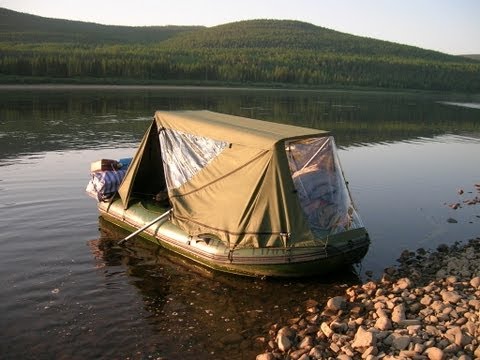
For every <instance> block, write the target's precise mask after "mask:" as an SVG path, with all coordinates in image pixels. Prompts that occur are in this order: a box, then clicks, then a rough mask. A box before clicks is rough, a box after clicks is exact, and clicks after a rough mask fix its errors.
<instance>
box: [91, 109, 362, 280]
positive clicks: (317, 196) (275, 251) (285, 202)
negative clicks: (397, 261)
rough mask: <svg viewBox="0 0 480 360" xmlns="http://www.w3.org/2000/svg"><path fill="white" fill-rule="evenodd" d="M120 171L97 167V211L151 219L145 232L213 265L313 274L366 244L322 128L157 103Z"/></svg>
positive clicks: (128, 223) (129, 222)
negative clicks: (164, 108)
mask: <svg viewBox="0 0 480 360" xmlns="http://www.w3.org/2000/svg"><path fill="white" fill-rule="evenodd" d="M103 170H104V169H103ZM118 173H119V172H118V171H117V170H116V169H113V170H112V171H100V172H97V173H96V174H94V179H95V176H96V177H97V178H99V177H101V181H103V185H105V182H107V184H106V185H107V186H106V187H105V188H109V190H108V191H106V192H107V194H105V191H103V190H102V189H99V187H98V186H97V187H96V189H95V190H96V193H95V196H96V197H97V198H99V199H100V200H104V201H99V204H98V208H99V210H100V213H101V216H102V217H104V218H105V219H107V220H108V221H111V222H113V223H115V224H117V225H119V226H121V227H123V228H125V229H127V230H129V231H132V230H136V229H140V228H142V227H143V226H145V225H148V224H151V225H149V226H148V227H147V228H146V229H145V230H144V231H143V232H141V236H143V237H145V238H147V239H149V240H151V241H153V242H154V243H157V244H160V245H163V246H164V247H166V248H169V249H171V250H173V251H174V252H177V253H179V254H182V255H184V256H185V257H187V258H189V259H191V260H194V261H196V262H198V263H201V264H203V265H205V266H207V267H210V268H213V269H217V270H221V271H225V272H230V273H235V274H244V275H253V276H305V275H313V274H319V273H325V272H329V271H332V270H333V269H336V268H339V267H344V266H347V265H349V264H352V263H355V262H358V261H360V260H361V259H362V258H363V256H364V255H365V253H366V251H367V249H368V245H369V239H368V234H367V232H366V230H365V228H364V227H363V224H362V222H361V220H360V217H359V215H358V214H357V211H356V209H355V208H354V205H353V203H352V201H351V198H350V194H349V191H348V189H347V185H346V183H345V180H344V177H343V173H342V171H341V167H340V163H339V160H338V156H337V153H336V149H335V143H334V140H333V138H332V137H331V136H329V134H328V133H327V132H325V131H321V130H315V129H307V128H301V127H296V126H290V125H284V124H276V123H269V122H265V121H259V120H253V119H247V118H242V117H237V116H230V115H224V114H218V113H213V112H209V111H181V112H157V113H156V114H155V119H154V121H153V122H152V124H151V126H150V128H149V129H148V131H147V132H146V134H145V136H144V138H143V140H142V142H141V144H140V146H139V149H138V151H137V153H136V155H135V157H134V158H133V160H132V162H131V164H130V165H129V167H128V170H127V171H126V173H125V174H124V178H123V181H122V183H121V185H120V186H119V188H118V191H117V188H116V186H112V183H118V184H119V183H120V178H119V174H118ZM122 175H123V174H122ZM108 179H113V180H108ZM94 187H95V186H91V185H89V190H90V192H92V190H94ZM102 191H103V192H102ZM164 195H168V198H167V196H164ZM162 214H165V216H161V215H162Z"/></svg>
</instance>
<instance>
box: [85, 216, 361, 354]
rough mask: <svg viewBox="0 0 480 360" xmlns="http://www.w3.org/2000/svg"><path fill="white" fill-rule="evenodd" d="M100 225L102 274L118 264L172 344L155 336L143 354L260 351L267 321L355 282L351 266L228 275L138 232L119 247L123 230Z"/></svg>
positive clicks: (150, 320)
mask: <svg viewBox="0 0 480 360" xmlns="http://www.w3.org/2000/svg"><path fill="white" fill-rule="evenodd" d="M99 224H100V231H101V236H100V238H99V239H97V240H92V241H90V242H89V246H90V248H91V250H92V253H93V254H94V256H95V258H96V261H97V267H98V268H103V269H104V270H105V271H106V272H105V273H106V274H107V273H108V269H109V268H112V269H118V266H121V267H123V268H124V269H125V272H126V273H127V274H128V276H127V281H129V282H130V283H131V284H133V285H134V287H135V288H136V289H137V290H138V293H139V294H140V295H141V298H142V300H143V306H144V310H145V314H146V315H145V316H144V321H145V326H148V327H149V328H150V331H152V332H153V334H155V335H156V336H160V337H161V338H163V341H165V340H166V339H170V341H171V342H175V344H177V346H176V348H175V347H172V346H169V347H168V346H167V347H164V345H162V344H160V343H157V344H156V343H155V341H153V343H151V344H150V345H149V347H148V346H147V348H145V349H144V350H143V351H146V352H147V353H148V354H146V353H143V354H142V356H144V357H145V356H146V355H151V354H153V355H160V356H166V357H167V358H170V357H172V358H173V357H174V355H175V354H177V356H178V352H180V353H181V357H182V358H184V359H187V358H192V359H195V358H218V359H222V358H225V359H227V358H228V359H251V358H254V357H255V355H256V354H258V353H259V352H261V351H262V350H263V348H264V346H265V344H264V343H263V342H262V341H261V338H262V336H265V334H266V333H268V330H269V328H270V326H271V325H272V324H274V323H280V324H284V323H286V322H287V321H288V319H291V318H292V317H297V316H300V315H301V314H302V313H304V312H305V311H306V307H305V303H306V302H307V300H309V299H314V300H316V301H318V302H320V305H321V303H322V302H324V301H326V300H327V298H328V297H331V296H334V295H338V294H339V293H341V292H342V291H343V290H344V287H346V286H350V285H352V284H355V283H359V281H360V280H359V278H358V277H357V276H356V275H355V274H354V272H353V271H352V270H349V269H346V270H345V272H342V273H340V274H336V275H335V276H330V277H324V278H307V279H294V280H281V279H266V280H262V279H258V278H247V277H240V276H234V275H228V274H224V273H219V272H217V271H213V270H210V269H207V268H205V267H203V266H200V265H197V264H195V263H194V262H191V261H190V260H188V259H185V258H183V257H181V256H179V255H176V254H175V253H172V252H170V251H169V250H166V249H164V248H162V247H160V246H157V245H155V244H153V243H150V242H148V241H146V240H143V239H141V238H136V239H135V240H134V241H131V242H130V243H129V246H128V248H124V247H119V246H118V244H117V243H118V240H119V239H121V238H123V237H124V236H125V235H126V234H127V232H125V231H123V230H122V229H120V228H118V227H116V226H114V225H112V224H110V223H108V222H107V221H105V220H103V219H102V218H100V219H99ZM154 338H155V336H152V339H154ZM146 343H147V344H148V343H149V341H148V340H147V341H146ZM142 346H144V347H145V346H146V344H142ZM162 347H163V348H162Z"/></svg>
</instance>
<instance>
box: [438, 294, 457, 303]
mask: <svg viewBox="0 0 480 360" xmlns="http://www.w3.org/2000/svg"><path fill="white" fill-rule="evenodd" d="M440 295H442V300H443V301H444V302H449V303H451V304H456V303H457V302H459V301H460V300H461V299H462V297H461V296H460V295H459V294H458V293H457V292H456V291H442V292H441V293H440Z"/></svg>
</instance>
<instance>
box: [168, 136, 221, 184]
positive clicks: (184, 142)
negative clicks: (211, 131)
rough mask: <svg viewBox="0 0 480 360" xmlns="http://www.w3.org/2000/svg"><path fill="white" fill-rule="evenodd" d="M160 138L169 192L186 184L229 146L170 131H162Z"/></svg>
mask: <svg viewBox="0 0 480 360" xmlns="http://www.w3.org/2000/svg"><path fill="white" fill-rule="evenodd" d="M159 137H160V147H161V151H162V161H163V166H164V169H165V178H166V182H167V188H168V189H169V190H170V189H176V188H178V187H180V186H182V185H183V184H185V183H186V182H187V181H188V180H189V179H191V178H192V177H193V176H194V175H195V174H196V173H198V172H199V171H200V170H202V169H203V168H204V167H205V166H206V165H207V164H208V163H209V162H210V161H212V160H213V159H214V158H215V157H217V156H218V154H220V153H221V152H222V151H223V149H225V148H226V147H227V146H228V143H226V142H223V141H216V140H212V139H209V138H206V137H202V136H195V135H191V134H185V133H182V132H180V131H175V130H170V129H162V130H161V131H160V134H159Z"/></svg>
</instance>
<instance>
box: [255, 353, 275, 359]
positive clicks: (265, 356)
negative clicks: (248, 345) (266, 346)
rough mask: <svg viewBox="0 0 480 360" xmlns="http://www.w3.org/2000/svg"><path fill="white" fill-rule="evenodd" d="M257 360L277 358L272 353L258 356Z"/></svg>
mask: <svg viewBox="0 0 480 360" xmlns="http://www.w3.org/2000/svg"><path fill="white" fill-rule="evenodd" d="M255 359H256V360H275V356H273V354H272V353H264V354H260V355H257V357H256V358H255Z"/></svg>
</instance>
